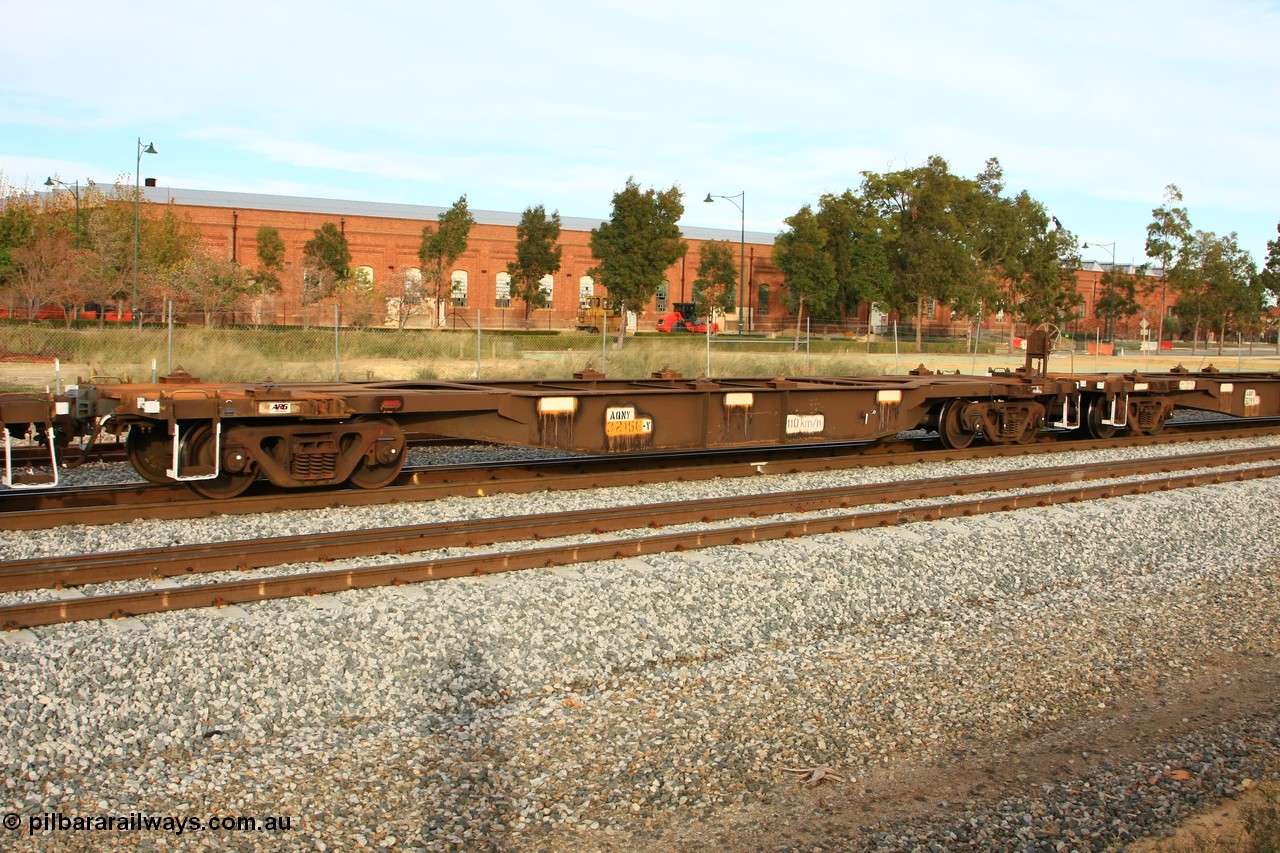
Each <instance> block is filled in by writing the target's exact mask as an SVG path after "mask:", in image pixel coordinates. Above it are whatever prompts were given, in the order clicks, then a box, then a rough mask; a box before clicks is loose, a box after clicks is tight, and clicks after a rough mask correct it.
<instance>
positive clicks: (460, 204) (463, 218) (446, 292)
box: [418, 195, 475, 322]
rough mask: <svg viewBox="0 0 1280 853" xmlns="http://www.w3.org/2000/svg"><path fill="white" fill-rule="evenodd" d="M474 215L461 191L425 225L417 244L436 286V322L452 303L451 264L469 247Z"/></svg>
mask: <svg viewBox="0 0 1280 853" xmlns="http://www.w3.org/2000/svg"><path fill="white" fill-rule="evenodd" d="M473 225H475V217H473V216H472V215H471V210H470V208H468V207H467V197H466V195H462V196H459V197H458V200H457V201H455V202H454V203H453V205H452V206H451V207H450V208H449V209H448V210H446V211H444V212H442V213H441V214H440V215H439V216H437V217H436V225H435V226H432V225H430V224H427V225H424V226H422V244H421V246H419V248H418V260H419V261H421V263H422V268H423V270H424V271H426V272H427V273H429V274H430V278H431V283H432V285H433V286H434V290H435V301H436V322H443V318H444V315H443V312H442V311H441V308H442V306H444V305H447V304H449V299H450V294H451V292H452V278H453V276H452V268H453V265H454V263H455V262H456V261H457V260H458V258H460V257H462V255H463V253H464V252H466V251H467V240H468V238H469V237H470V235H471V227H472V226H473Z"/></svg>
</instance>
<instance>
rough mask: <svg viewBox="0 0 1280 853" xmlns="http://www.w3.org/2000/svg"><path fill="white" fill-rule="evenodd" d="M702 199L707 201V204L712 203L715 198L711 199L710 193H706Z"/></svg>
mask: <svg viewBox="0 0 1280 853" xmlns="http://www.w3.org/2000/svg"><path fill="white" fill-rule="evenodd" d="M703 201H704V202H705V203H707V204H714V203H715V199H713V198H712V197H711V193H707V197H706V198H704V199H703Z"/></svg>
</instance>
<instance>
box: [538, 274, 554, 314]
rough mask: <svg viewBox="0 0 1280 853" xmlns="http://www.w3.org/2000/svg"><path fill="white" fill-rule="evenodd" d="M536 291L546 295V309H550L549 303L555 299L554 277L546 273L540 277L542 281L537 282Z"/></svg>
mask: <svg viewBox="0 0 1280 853" xmlns="http://www.w3.org/2000/svg"><path fill="white" fill-rule="evenodd" d="M538 289H539V290H541V291H542V292H543V293H545V294H546V295H547V307H548V308H550V307H551V303H552V301H553V300H554V298H555V291H556V277H555V276H553V275H552V274H551V273H547V274H546V275H544V276H543V277H542V280H541V281H539V282H538Z"/></svg>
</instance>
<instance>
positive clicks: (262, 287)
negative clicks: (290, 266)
mask: <svg viewBox="0 0 1280 853" xmlns="http://www.w3.org/2000/svg"><path fill="white" fill-rule="evenodd" d="M254 241H255V243H256V246H257V250H258V269H257V271H256V272H255V273H254V278H255V279H256V280H257V287H258V291H259V292H260V293H279V292H280V289H281V283H280V272H281V271H282V270H283V269H284V254H285V244H284V237H282V236H280V229H278V228H275V227H273V226H271V225H263V226H262V227H261V228H259V229H258V233H257V235H256V236H255V238H254Z"/></svg>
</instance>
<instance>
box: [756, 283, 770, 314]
mask: <svg viewBox="0 0 1280 853" xmlns="http://www.w3.org/2000/svg"><path fill="white" fill-rule="evenodd" d="M756 313H757V314H759V315H760V316H761V317H767V316H768V315H769V285H767V284H762V285H760V289H759V290H758V291H756Z"/></svg>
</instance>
